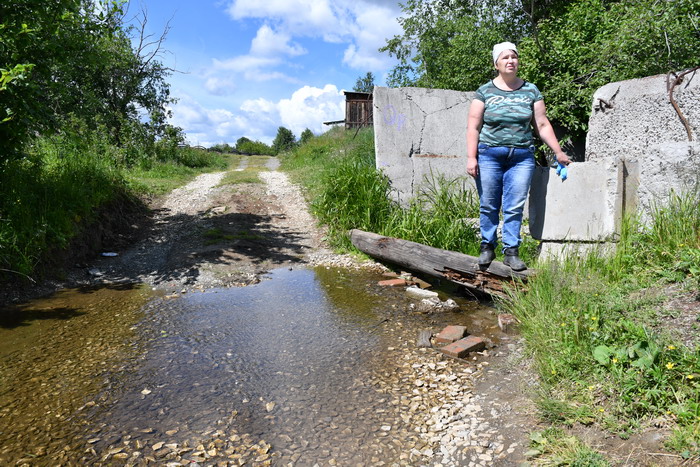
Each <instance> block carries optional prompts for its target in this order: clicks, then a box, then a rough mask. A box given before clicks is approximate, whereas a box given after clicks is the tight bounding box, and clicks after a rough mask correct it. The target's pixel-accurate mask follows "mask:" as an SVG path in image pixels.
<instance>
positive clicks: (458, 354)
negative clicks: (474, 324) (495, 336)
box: [440, 336, 486, 358]
mask: <svg viewBox="0 0 700 467" xmlns="http://www.w3.org/2000/svg"><path fill="white" fill-rule="evenodd" d="M485 348H486V344H485V343H484V341H483V340H482V339H481V338H480V337H476V336H468V337H465V338H464V339H460V340H458V341H456V342H453V343H451V344H447V345H446V346H444V347H441V348H440V352H442V353H444V354H445V355H447V356H448V357H455V358H464V357H466V356H467V354H468V353H469V352H478V351H479V350H484V349H485Z"/></svg>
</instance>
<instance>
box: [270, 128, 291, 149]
mask: <svg viewBox="0 0 700 467" xmlns="http://www.w3.org/2000/svg"><path fill="white" fill-rule="evenodd" d="M295 145H296V138H295V136H294V133H292V130H290V129H288V128H285V127H283V126H281V127H279V128H278V129H277V136H275V139H274V140H273V141H272V149H273V150H274V151H275V154H279V153H281V152H284V151H288V150H289V149H291V148H293V147H294V146H295Z"/></svg>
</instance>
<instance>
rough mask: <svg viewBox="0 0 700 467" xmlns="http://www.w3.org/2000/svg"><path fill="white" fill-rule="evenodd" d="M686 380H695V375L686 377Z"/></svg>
mask: <svg viewBox="0 0 700 467" xmlns="http://www.w3.org/2000/svg"><path fill="white" fill-rule="evenodd" d="M686 378H688V379H693V378H695V375H688V376H686Z"/></svg>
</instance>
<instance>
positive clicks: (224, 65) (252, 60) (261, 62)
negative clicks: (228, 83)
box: [214, 55, 279, 72]
mask: <svg viewBox="0 0 700 467" xmlns="http://www.w3.org/2000/svg"><path fill="white" fill-rule="evenodd" d="M277 63H279V60H278V59H276V58H269V57H254V56H252V55H241V56H239V57H235V58H229V59H227V60H218V59H216V58H215V59H214V68H215V69H217V70H229V71H238V72H241V71H242V72H246V71H257V70H259V69H260V68H263V67H267V66H272V65H276V64H277Z"/></svg>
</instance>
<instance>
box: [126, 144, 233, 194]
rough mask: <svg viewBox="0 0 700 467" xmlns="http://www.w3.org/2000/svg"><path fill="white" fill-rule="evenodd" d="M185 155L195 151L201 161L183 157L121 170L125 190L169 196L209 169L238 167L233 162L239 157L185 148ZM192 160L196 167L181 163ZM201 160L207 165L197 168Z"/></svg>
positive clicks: (220, 169)
mask: <svg viewBox="0 0 700 467" xmlns="http://www.w3.org/2000/svg"><path fill="white" fill-rule="evenodd" d="M186 150H187V152H197V153H201V154H202V158H197V159H193V158H190V157H188V158H185V159H184V160H181V161H176V160H168V161H163V162H154V163H148V164H141V165H137V166H135V167H133V168H130V169H128V170H125V171H124V173H123V175H124V178H125V179H126V181H127V183H128V185H129V188H130V189H131V190H132V191H133V192H135V193H139V194H154V195H162V194H165V193H170V192H171V191H172V190H174V189H175V188H177V187H179V186H182V185H185V184H186V183H187V182H189V181H190V180H192V179H193V178H194V177H196V176H197V175H199V174H201V173H204V172H211V171H212V170H215V171H216V170H218V171H223V170H228V169H229V168H230V167H232V166H235V165H237V164H238V162H237V160H238V158H240V157H241V156H238V155H233V154H219V153H215V152H207V151H203V150H201V149H194V148H186ZM204 157H206V159H203V158H204ZM188 160H193V161H194V162H196V163H197V165H196V166H194V167H192V166H188V165H184V164H183V163H182V162H183V161H188ZM202 160H206V161H207V165H203V166H200V165H199V164H201V163H202Z"/></svg>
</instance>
